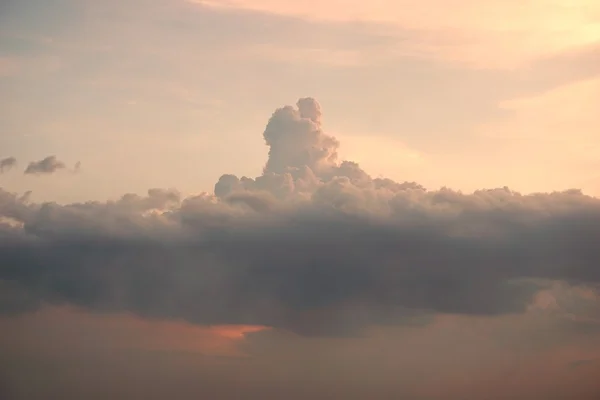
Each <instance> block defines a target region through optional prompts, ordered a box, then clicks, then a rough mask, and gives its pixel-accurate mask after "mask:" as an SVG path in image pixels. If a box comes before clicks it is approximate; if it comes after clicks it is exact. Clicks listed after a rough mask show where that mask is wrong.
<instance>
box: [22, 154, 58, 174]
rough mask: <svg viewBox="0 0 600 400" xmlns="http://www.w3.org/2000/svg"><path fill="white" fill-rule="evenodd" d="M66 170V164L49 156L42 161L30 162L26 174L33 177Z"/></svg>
mask: <svg viewBox="0 0 600 400" xmlns="http://www.w3.org/2000/svg"><path fill="white" fill-rule="evenodd" d="M64 168H66V165H65V163H63V162H62V161H59V160H58V159H57V158H56V156H48V157H46V158H44V159H42V160H40V161H32V162H30V163H29V165H28V166H27V168H26V169H25V173H26V174H33V175H40V174H53V173H55V172H56V171H58V170H60V169H64Z"/></svg>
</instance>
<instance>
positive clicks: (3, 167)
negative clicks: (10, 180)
mask: <svg viewBox="0 0 600 400" xmlns="http://www.w3.org/2000/svg"><path fill="white" fill-rule="evenodd" d="M16 165H17V159H16V158H15V157H7V158H3V159H0V174H1V173H4V172H6V171H10V170H11V169H12V168H14V167H15V166H16Z"/></svg>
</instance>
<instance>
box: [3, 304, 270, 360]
mask: <svg viewBox="0 0 600 400" xmlns="http://www.w3.org/2000/svg"><path fill="white" fill-rule="evenodd" d="M265 329H268V328H266V327H262V326H250V325H223V326H197V325H192V324H189V323H186V322H179V321H163V320H151V319H144V318H141V317H138V316H135V315H130V314H92V313H88V312H84V311H81V310H76V309H73V308H69V307H45V308H42V309H41V310H39V311H38V312H36V313H34V314H29V315H23V316H21V317H19V318H1V319H0V330H2V333H3V335H2V337H3V338H4V339H6V340H9V341H11V342H12V343H13V345H14V346H13V348H22V349H28V350H32V351H38V352H44V353H45V352H48V351H51V350H52V349H54V348H57V347H60V344H61V343H64V344H65V345H66V344H67V343H68V346H69V347H71V348H73V347H75V348H81V349H86V348H89V347H95V348H105V349H112V350H127V349H137V350H148V351H155V350H159V351H160V350H168V351H185V352H195V353H201V354H203V355H209V356H229V357H239V356H243V355H244V354H242V353H241V352H240V351H239V350H238V348H237V344H238V342H239V341H240V340H243V339H244V337H245V335H246V334H247V333H252V332H259V331H262V330H265ZM39 332H44V337H45V338H46V340H39V338H38V337H37V336H38V335H39Z"/></svg>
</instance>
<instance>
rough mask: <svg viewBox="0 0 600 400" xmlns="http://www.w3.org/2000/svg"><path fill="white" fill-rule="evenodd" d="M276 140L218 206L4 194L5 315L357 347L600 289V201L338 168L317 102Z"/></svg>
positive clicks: (0, 206) (306, 105)
mask: <svg viewBox="0 0 600 400" xmlns="http://www.w3.org/2000/svg"><path fill="white" fill-rule="evenodd" d="M264 138H265V141H266V142H267V144H268V145H269V146H270V151H269V159H268V161H267V163H266V166H265V168H264V173H263V175H261V176H259V177H257V178H254V179H252V178H247V177H241V178H238V177H236V176H234V175H223V176H222V177H221V178H220V179H219V181H218V182H217V184H216V185H215V194H214V195H213V194H208V193H204V194H200V195H197V196H191V197H187V198H182V197H181V195H180V194H179V193H178V192H176V191H173V190H161V189H153V190H150V191H149V193H148V195H147V196H143V197H142V196H137V195H133V194H128V195H125V196H123V197H122V198H121V199H120V200H118V201H110V202H106V203H103V202H88V203H78V204H69V205H58V204H54V203H45V204H30V203H28V202H27V201H26V199H22V198H19V197H18V196H17V195H16V194H12V193H8V192H6V191H0V238H1V239H2V240H0V280H5V281H7V282H10V285H11V286H10V287H11V293H13V292H14V293H15V294H16V295H18V299H19V301H16V300H13V301H9V300H6V299H4V298H2V301H3V303H4V304H3V306H2V307H0V310H4V311H5V312H6V309H7V308H11V307H12V309H11V310H12V311H11V312H17V311H19V307H21V306H22V307H21V308H22V311H27V310H29V309H31V305H32V304H38V303H40V302H49V303H54V304H60V303H70V304H74V305H77V306H84V307H88V308H91V309H94V310H100V311H130V312H134V313H137V314H139V315H142V316H152V317H158V318H183V319H185V320H187V321H190V322H193V323H199V324H216V323H218V324H221V323H235V324H260V325H269V326H274V327H279V328H284V329H290V330H293V331H295V332H298V333H302V334H306V335H346V334H353V333H356V332H359V331H360V330H361V329H362V328H364V327H366V326H368V325H369V324H402V323H421V322H423V321H426V320H423V319H422V318H421V316H422V315H424V314H427V313H430V312H440V313H458V314H468V315H498V314H506V313H516V312H521V311H523V310H524V309H525V308H526V307H527V305H528V304H529V303H530V301H531V299H532V296H533V295H534V294H535V293H536V292H537V291H538V290H539V289H540V288H542V287H544V285H545V283H544V282H546V281H549V280H558V281H564V282H567V283H577V284H581V285H584V286H585V285H597V284H599V283H600V270H599V269H598V268H597V266H598V262H599V261H600V248H599V246H597V238H598V237H600V199H597V198H593V197H589V196H585V195H583V194H582V193H581V192H580V191H578V190H568V191H564V192H555V193H538V194H532V195H521V194H519V193H515V192H513V191H511V190H509V189H508V188H499V189H491V190H480V191H476V192H474V193H471V194H463V193H460V192H456V191H453V190H450V189H447V188H443V189H441V190H437V191H431V190H426V189H425V188H423V187H422V186H420V185H418V184H416V183H413V182H405V183H399V182H394V181H392V180H389V179H380V178H377V179H374V178H372V177H371V176H369V175H368V174H367V173H366V172H365V171H363V170H362V169H361V168H360V166H359V165H358V164H356V163H353V162H348V161H342V162H339V161H338V160H337V152H336V149H337V148H338V146H339V143H338V142H337V140H336V139H335V138H333V137H331V136H328V135H326V134H325V133H324V132H323V130H322V127H321V111H320V107H319V105H318V104H317V103H316V101H314V100H313V99H302V100H300V101H299V102H298V107H297V108H294V107H291V106H288V107H284V108H281V109H278V110H277V111H276V112H275V113H274V114H273V116H272V117H271V119H270V121H269V123H268V124H267V127H266V129H265V132H264ZM2 221H5V222H2ZM5 297H6V296H5ZM15 309H16V310H15ZM599 309H600V308H599Z"/></svg>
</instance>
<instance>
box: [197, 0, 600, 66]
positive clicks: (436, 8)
mask: <svg viewBox="0 0 600 400" xmlns="http://www.w3.org/2000/svg"><path fill="white" fill-rule="evenodd" d="M188 2H189V3H195V4H197V5H199V6H201V7H207V8H210V9H216V10H221V11H229V12H231V11H239V10H246V11H251V12H260V13H265V14H275V15H283V16H288V17H294V18H300V19H304V20H309V21H312V22H315V21H320V22H328V23H333V24H340V23H357V22H359V23H363V24H365V23H366V24H372V25H374V26H377V27H378V28H379V29H380V30H385V31H387V32H390V33H392V32H394V33H396V34H398V33H400V32H401V30H410V31H412V34H411V35H410V36H412V38H413V40H412V42H413V43H414V46H411V48H412V50H413V51H415V52H416V53H420V54H421V55H425V56H428V57H434V58H441V59H443V60H445V61H449V62H459V63H466V64H468V65H471V66H475V67H478V68H480V67H485V68H508V69H512V68H514V67H515V66H523V65H526V64H527V63H528V62H530V61H532V60H534V59H536V58H538V57H541V56H545V55H548V54H551V53H555V52H562V51H564V50H566V49H569V48H575V47H579V46H585V45H590V44H592V43H597V42H598V41H599V40H600V27H599V25H598V20H597V18H595V15H594V13H596V14H597V13H598V12H599V11H600V8H599V6H598V4H597V2H596V1H594V0H576V1H575V0H570V1H566V0H560V1H554V2H552V3H551V4H548V2H547V1H542V0H528V1H525V2H522V1H506V0H486V1H480V2H472V1H469V0H458V1H452V2H448V1H443V0H425V1H419V2H416V1H412V0H409V1H397V0H394V1H392V0H378V1H375V2H364V1H359V0H349V1H345V2H344V4H343V7H342V6H340V4H339V2H335V1H327V0H326V1H317V0H311V1H303V2H297V1H282V0H276V1H275V0H188ZM439 21H444V23H443V24H442V25H440V22H439ZM405 45H406V44H405V43H404V46H405ZM404 46H403V47H404ZM396 50H397V49H390V51H392V52H394V51H396Z"/></svg>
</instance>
